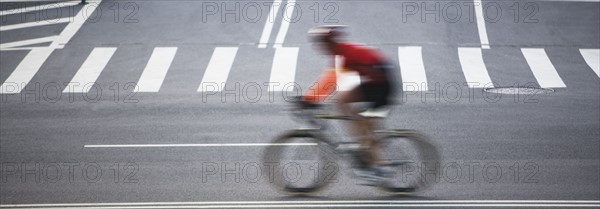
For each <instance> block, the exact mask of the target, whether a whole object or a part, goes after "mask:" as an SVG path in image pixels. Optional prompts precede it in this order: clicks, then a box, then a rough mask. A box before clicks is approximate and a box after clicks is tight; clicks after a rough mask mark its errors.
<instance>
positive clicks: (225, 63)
mask: <svg viewBox="0 0 600 209" xmlns="http://www.w3.org/2000/svg"><path fill="white" fill-rule="evenodd" d="M237 50H238V47H217V48H215V51H214V52H213V54H212V57H211V58H210V61H209V62H208V66H207V67H206V71H205V72H204V77H202V82H200V86H199V87H198V92H215V91H221V90H222V89H223V87H224V86H225V82H226V81H227V77H229V71H231V66H232V65H233V60H234V59H235V55H236V54H237ZM209 87H212V88H210V89H209Z"/></svg>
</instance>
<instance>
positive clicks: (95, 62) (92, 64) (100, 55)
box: [63, 47, 117, 93]
mask: <svg viewBox="0 0 600 209" xmlns="http://www.w3.org/2000/svg"><path fill="white" fill-rule="evenodd" d="M116 50H117V48H102V47H98V48H94V50H92V52H91V53H90V55H89V56H88V57H87V58H86V60H85V61H84V62H83V64H82V65H81V67H80V68H79V70H78V71H77V73H75V76H74V77H73V79H72V80H71V82H70V83H69V85H68V86H67V87H66V88H65V89H64V90H63V93H87V92H89V90H90V89H91V87H92V86H93V85H94V83H95V82H96V79H98V76H100V73H102V70H104V67H105V66H106V64H108V61H109V60H110V58H111V57H112V56H113V54H114V53H115V51H116Z"/></svg>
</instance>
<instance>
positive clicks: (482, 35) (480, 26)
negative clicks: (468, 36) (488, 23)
mask: <svg viewBox="0 0 600 209" xmlns="http://www.w3.org/2000/svg"><path fill="white" fill-rule="evenodd" d="M473 3H474V5H473V6H474V7H475V18H476V19H477V31H478V32H479V40H480V41H481V48H483V49H489V48H490V42H489V41H488V35H487V30H486V29H485V19H484V17H483V16H484V15H483V3H481V0H473Z"/></svg>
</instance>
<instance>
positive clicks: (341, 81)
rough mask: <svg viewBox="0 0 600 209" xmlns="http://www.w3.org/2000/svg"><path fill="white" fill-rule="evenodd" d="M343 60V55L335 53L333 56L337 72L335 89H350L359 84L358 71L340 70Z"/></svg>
mask: <svg viewBox="0 0 600 209" xmlns="http://www.w3.org/2000/svg"><path fill="white" fill-rule="evenodd" d="M343 62H344V57H342V56H339V55H336V56H335V69H336V73H337V82H336V85H337V90H338V91H350V90H352V89H353V88H354V87H356V86H358V85H360V76H359V75H358V73H356V72H354V71H346V72H343V71H342V70H344V69H342V67H343V66H342V63H343Z"/></svg>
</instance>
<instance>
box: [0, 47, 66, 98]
mask: <svg viewBox="0 0 600 209" xmlns="http://www.w3.org/2000/svg"><path fill="white" fill-rule="evenodd" d="M53 51H54V49H51V48H38V49H32V50H31V51H30V52H29V53H28V54H27V56H25V58H24V59H23V60H22V61H21V63H20V64H19V65H18V66H17V68H16V69H15V71H13V72H12V74H10V76H9V77H8V79H6V81H4V83H3V84H2V86H0V94H16V93H20V92H21V90H23V88H25V86H26V85H27V84H28V83H29V81H31V79H32V78H33V76H35V74H36V73H37V72H38V70H39V69H40V68H41V67H42V64H44V62H45V61H46V59H48V57H50V54H51V53H52V52H53Z"/></svg>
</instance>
